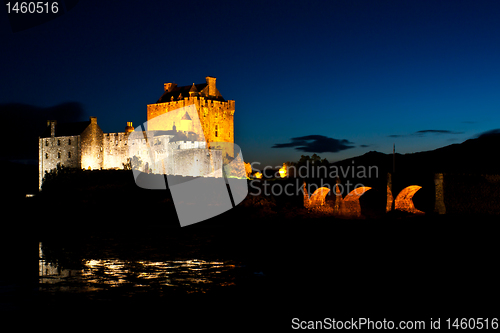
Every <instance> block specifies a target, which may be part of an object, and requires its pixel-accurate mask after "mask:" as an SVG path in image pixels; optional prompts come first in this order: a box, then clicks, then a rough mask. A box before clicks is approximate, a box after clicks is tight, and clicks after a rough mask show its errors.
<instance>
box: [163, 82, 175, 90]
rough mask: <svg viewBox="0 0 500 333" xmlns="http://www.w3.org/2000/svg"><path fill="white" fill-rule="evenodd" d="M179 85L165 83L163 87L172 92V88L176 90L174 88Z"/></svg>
mask: <svg viewBox="0 0 500 333" xmlns="http://www.w3.org/2000/svg"><path fill="white" fill-rule="evenodd" d="M176 86H177V84H176V83H164V84H163V89H164V90H165V91H166V92H171V91H172V90H174V88H175V87H176Z"/></svg>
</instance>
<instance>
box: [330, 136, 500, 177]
mask: <svg viewBox="0 0 500 333" xmlns="http://www.w3.org/2000/svg"><path fill="white" fill-rule="evenodd" d="M499 147H500V133H488V134H485V135H481V136H480V137H478V138H475V139H469V140H466V141H464V142H462V143H460V144H452V145H449V146H445V147H442V148H438V149H434V150H430V151H423V152H418V153H411V154H398V153H396V173H398V172H401V173H403V172H404V173H406V172H444V173H467V174H500V159H499V158H498V156H497V154H498V149H499ZM392 160H393V156H392V154H384V153H380V152H376V151H370V152H368V153H366V154H364V155H361V156H357V157H353V158H348V159H345V160H342V161H339V162H335V163H332V165H337V166H339V167H340V166H344V167H346V166H348V165H356V166H359V165H363V166H375V165H376V166H377V167H378V168H379V175H385V174H386V173H387V172H392ZM353 161H354V163H353Z"/></svg>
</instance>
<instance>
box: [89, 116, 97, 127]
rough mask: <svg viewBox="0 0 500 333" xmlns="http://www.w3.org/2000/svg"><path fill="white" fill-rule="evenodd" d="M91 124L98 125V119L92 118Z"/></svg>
mask: <svg viewBox="0 0 500 333" xmlns="http://www.w3.org/2000/svg"><path fill="white" fill-rule="evenodd" d="M90 123H91V124H95V125H97V117H90Z"/></svg>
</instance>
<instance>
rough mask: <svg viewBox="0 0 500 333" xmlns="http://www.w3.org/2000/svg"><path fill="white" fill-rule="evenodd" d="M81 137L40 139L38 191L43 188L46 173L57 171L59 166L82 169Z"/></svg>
mask: <svg viewBox="0 0 500 333" xmlns="http://www.w3.org/2000/svg"><path fill="white" fill-rule="evenodd" d="M80 149H81V143H80V136H79V135H75V136H58V137H54V136H51V137H49V138H39V139H38V189H41V188H42V181H43V177H44V176H45V172H50V170H52V169H55V168H56V167H57V164H59V163H60V164H61V166H65V167H70V168H81V160H80Z"/></svg>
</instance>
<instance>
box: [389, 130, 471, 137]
mask: <svg viewBox="0 0 500 333" xmlns="http://www.w3.org/2000/svg"><path fill="white" fill-rule="evenodd" d="M463 133H464V132H453V131H448V130H435V129H428V130H420V131H416V132H413V133H411V134H391V135H388V136H387V137H389V138H400V137H405V136H424V135H426V134H436V135H440V134H463Z"/></svg>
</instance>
